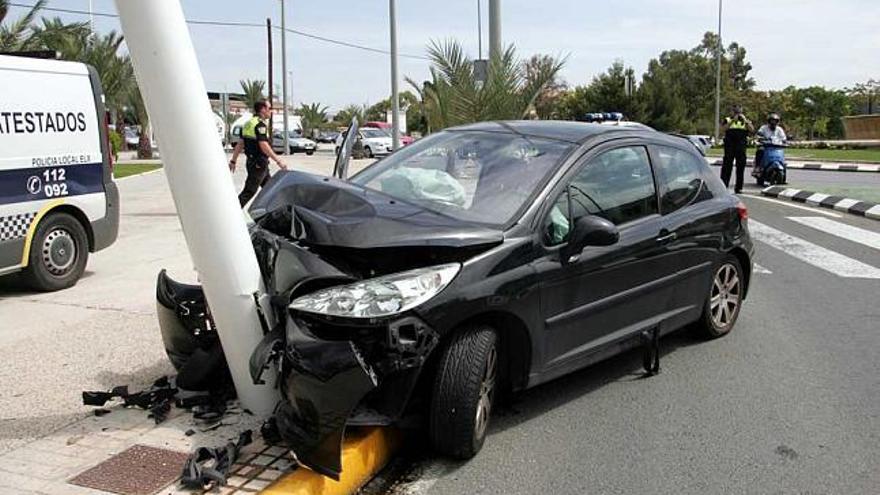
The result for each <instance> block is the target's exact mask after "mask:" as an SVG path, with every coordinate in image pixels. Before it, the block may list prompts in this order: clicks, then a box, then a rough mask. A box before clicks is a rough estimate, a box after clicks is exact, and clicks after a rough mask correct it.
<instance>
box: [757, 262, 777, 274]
mask: <svg viewBox="0 0 880 495" xmlns="http://www.w3.org/2000/svg"><path fill="white" fill-rule="evenodd" d="M752 272H754V273H761V274H763V275H771V274H773V272H771V271H770V270H768V269H766V268H764V267H763V266H761V265H759V264H757V263H754V264H753V265H752Z"/></svg>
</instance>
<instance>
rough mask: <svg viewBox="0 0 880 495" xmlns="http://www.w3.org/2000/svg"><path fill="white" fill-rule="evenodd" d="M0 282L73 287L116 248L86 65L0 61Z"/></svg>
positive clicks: (101, 114) (102, 142) (115, 211)
mask: <svg viewBox="0 0 880 495" xmlns="http://www.w3.org/2000/svg"><path fill="white" fill-rule="evenodd" d="M0 87H2V88H3V90H2V91H0V275H5V274H9V273H14V272H19V271H21V272H22V273H21V275H22V276H23V280H24V281H25V282H27V283H28V285H30V286H31V287H33V288H35V289H38V290H58V289H63V288H66V287H70V286H72V285H73V284H75V283H76V281H77V280H78V279H79V277H80V276H81V275H82V273H83V270H85V266H86V262H87V261H88V256H89V252H95V251H97V250H99V249H103V248H105V247H107V246H109V245H110V244H112V243H113V242H114V241H115V240H116V235H117V232H118V230H119V193H118V191H117V189H116V185H115V184H114V183H113V176H112V166H113V164H112V157H111V152H110V146H109V140H108V131H107V125H106V117H105V111H104V103H103V100H104V94H103V91H102V89H101V82H100V79H99V78H98V74H97V73H96V72H95V70H94V69H93V68H91V67H89V66H87V65H85V64H80V63H74V62H62V61H57V60H42V59H33V58H26V57H13V56H3V55H0Z"/></svg>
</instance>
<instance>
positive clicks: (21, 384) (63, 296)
mask: <svg viewBox="0 0 880 495" xmlns="http://www.w3.org/2000/svg"><path fill="white" fill-rule="evenodd" d="M333 158H334V157H333V155H332V154H323V153H322V154H316V155H314V156H311V157H306V156H305V155H295V156H293V157H286V158H285V161H286V162H287V163H288V164H290V165H292V167H293V168H294V169H298V170H307V171H310V172H314V173H328V172H329V171H330V170H331V168H332V165H333ZM368 163H369V161H368V160H357V161H354V162H353V163H352V169H353V170H357V169H360V168H361V167H363V166H365V165H367V164H368ZM224 166H225V164H224ZM272 170H273V173H274V171H275V170H276V169H275V167H274V165H273V166H272ZM224 172H225V169H224ZM233 180H234V182H235V184H236V189H240V188H241V184H242V183H243V182H244V159H243V158H242V159H241V161H240V167H239V168H238V171H237V172H236V174H235V175H234V177H233ZM119 187H120V194H121V204H122V215H121V222H120V237H119V239H118V240H117V242H116V243H115V244H114V245H113V246H111V247H110V248H108V249H107V250H105V251H101V252H99V253H96V254H95V255H93V256H92V257H90V261H89V265H88V268H87V271H86V276H85V277H84V278H83V279H82V280H80V282H79V283H78V284H77V285H76V286H75V287H73V288H71V289H67V290H65V291H61V292H56V293H51V294H38V293H29V292H26V291H22V290H20V289H18V288H16V287H15V286H14V285H12V284H9V283H6V282H4V283H3V284H0V300H2V304H0V321H2V324H0V356H2V358H3V360H4V366H3V367H2V368H0V390H2V391H3V393H2V394H0V493H2V494H7V493H10V494H29V495H33V494H52V495H56V494H68V493H70V494H98V493H104V492H101V491H98V490H94V489H89V488H85V487H80V486H76V485H73V484H70V483H69V481H70V480H71V479H73V478H74V477H76V476H78V475H80V474H81V473H83V472H85V471H87V470H89V469H91V468H93V467H95V466H96V465H98V464H100V463H102V462H104V461H106V460H108V459H110V458H112V457H113V456H116V455H117V454H120V453H122V452H124V451H126V449H129V448H130V447H132V446H135V445H144V446H149V447H158V448H163V449H169V450H171V451H173V452H178V453H182V454H189V453H190V452H192V451H193V449H194V448H196V447H199V446H212V447H222V446H224V445H225V444H226V442H227V441H230V440H235V439H236V438H237V436H238V433H239V432H240V431H241V430H243V429H247V428H253V429H254V440H255V444H252V445H251V446H248V447H246V448H245V450H244V452H245V454H244V455H243V457H242V458H241V460H242V461H243V462H244V463H245V464H242V465H241V466H237V467H236V468H235V469H236V470H237V471H236V475H235V476H233V477H231V478H230V479H229V483H230V486H229V487H227V488H226V489H223V490H219V491H218V492H217V493H234V492H236V491H237V492H240V493H247V492H255V491H257V490H259V489H261V488H264V487H265V486H268V485H269V484H270V483H271V482H272V480H274V479H276V478H277V477H278V476H279V475H280V474H281V473H282V471H283V470H284V469H285V468H287V467H289V465H290V461H289V459H288V458H286V457H285V454H284V453H283V452H281V451H280V450H279V449H277V448H270V447H266V446H265V445H263V444H262V443H261V441H260V440H259V433H258V431H259V425H260V424H261V422H262V418H255V417H251V416H245V415H240V416H233V417H230V418H227V420H226V421H227V422H229V423H233V424H230V425H228V426H224V427H221V428H219V429H217V430H216V431H211V432H206V433H203V432H201V431H200V430H199V429H198V427H197V426H196V425H195V424H194V423H193V422H192V421H193V420H192V417H191V415H190V414H189V413H187V412H185V411H182V410H176V409H172V413H171V415H170V416H169V418H168V419H167V420H166V421H165V422H163V423H161V424H159V425H156V424H155V423H154V421H153V420H152V419H150V418H148V417H147V412H146V411H143V410H140V409H123V408H121V406H112V405H108V409H110V410H111V411H112V412H110V413H109V414H107V415H105V416H101V417H96V416H94V414H93V410H94V408H91V407H85V406H83V405H82V399H81V395H80V393H81V391H82V390H109V389H110V388H111V387H113V386H115V385H129V386H130V388H131V390H132V391H136V390H139V389H143V388H146V387H148V386H149V384H150V383H152V382H153V381H154V380H155V379H157V378H159V377H160V376H163V375H166V374H169V373H171V372H173V368H171V366H170V364H169V363H168V361H167V358H166V357H165V353H164V349H163V348H162V342H161V337H160V335H159V330H158V324H157V322H156V316H155V281H156V274H157V273H158V271H159V269H161V268H168V269H169V273H170V274H172V276H174V277H175V278H176V279H180V280H181V281H184V282H194V281H195V273H194V272H193V270H192V266H193V265H192V262H191V261H190V260H189V255H188V252H187V249H186V245H185V242H184V238H183V233H182V232H181V230H180V224H179V222H178V220H177V216H176V212H175V209H174V204H173V202H172V201H171V197H170V194H169V192H168V188H167V184H166V181H165V175H164V172H162V171H160V172H156V173H151V174H147V175H143V176H134V177H131V178H127V179H126V180H124V181H121V182H119ZM190 429H193V430H196V431H197V433H195V434H194V435H192V436H187V435H186V434H185V432H186V431H187V430H190ZM158 493H179V492H178V491H177V487H176V485H175V484H174V483H172V484H169V485H167V486H166V487H165V488H163V489H162V490H160V491H159V492H158Z"/></svg>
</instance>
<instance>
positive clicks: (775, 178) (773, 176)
mask: <svg viewBox="0 0 880 495" xmlns="http://www.w3.org/2000/svg"><path fill="white" fill-rule="evenodd" d="M767 181H768V182H769V183H770V185H771V186H775V185H778V184H782V174H780V173H779V171H778V170H771V171H770V177H768V178H767Z"/></svg>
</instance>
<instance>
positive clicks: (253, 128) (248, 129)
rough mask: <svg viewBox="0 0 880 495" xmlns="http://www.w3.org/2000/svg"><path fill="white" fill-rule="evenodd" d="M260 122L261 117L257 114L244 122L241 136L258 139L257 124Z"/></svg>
mask: <svg viewBox="0 0 880 495" xmlns="http://www.w3.org/2000/svg"><path fill="white" fill-rule="evenodd" d="M259 123H260V118H259V117H257V116H253V117H251V118H250V120H248V121H247V122H245V123H244V126H242V128H241V137H243V138H245V139H257V124H259Z"/></svg>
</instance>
